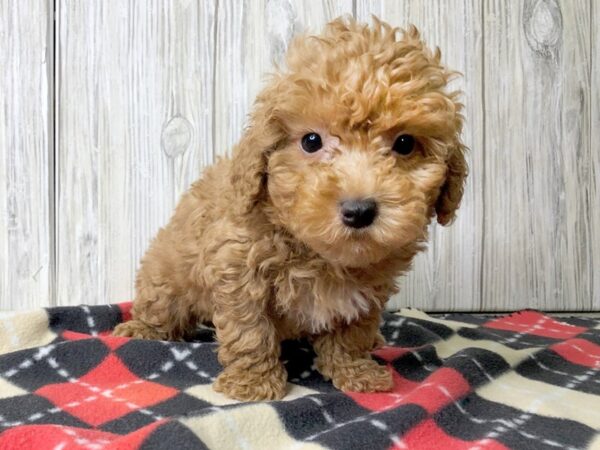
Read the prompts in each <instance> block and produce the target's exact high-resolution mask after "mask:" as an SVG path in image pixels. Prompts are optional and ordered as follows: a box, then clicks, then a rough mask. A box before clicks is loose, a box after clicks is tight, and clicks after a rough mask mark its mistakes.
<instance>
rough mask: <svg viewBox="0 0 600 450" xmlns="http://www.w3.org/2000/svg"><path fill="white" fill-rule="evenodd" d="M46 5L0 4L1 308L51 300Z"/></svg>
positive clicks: (32, 1)
mask: <svg viewBox="0 0 600 450" xmlns="http://www.w3.org/2000/svg"><path fill="white" fill-rule="evenodd" d="M50 17H51V2H48V1H39V0H26V1H19V2H13V1H10V0H1V1H0V38H1V40H2V45H1V46H0V68H1V69H0V309H27V308H33V307H39V306H46V305H49V304H50V303H51V300H52V277H53V272H54V267H53V255H52V248H53V236H52V227H51V226H50V223H51V216H52V206H51V203H50V200H51V198H52V190H51V182H52V164H53V162H52V161H53V159H52V128H51V127H52V122H51V117H52V109H51V108H52V102H51V97H52V83H53V81H52V80H53V78H52V68H53V55H52V28H51V27H49V24H50V23H51V22H50V20H49V18H50Z"/></svg>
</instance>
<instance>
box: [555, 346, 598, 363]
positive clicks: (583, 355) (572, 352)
mask: <svg viewBox="0 0 600 450" xmlns="http://www.w3.org/2000/svg"><path fill="white" fill-rule="evenodd" d="M550 349H551V350H552V351H554V352H556V353H558V354H559V355H560V356H561V357H563V358H564V359H566V360H567V361H569V362H572V363H573V364H579V365H581V366H586V367H597V368H600V345H597V344H594V343H593V342H590V341H587V340H585V339H569V340H568V341H565V342H560V343H558V344H555V345H553V346H551V347H550Z"/></svg>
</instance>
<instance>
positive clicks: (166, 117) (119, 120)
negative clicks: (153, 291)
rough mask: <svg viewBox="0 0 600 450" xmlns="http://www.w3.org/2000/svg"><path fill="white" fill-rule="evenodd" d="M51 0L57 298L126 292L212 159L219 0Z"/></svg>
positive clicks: (89, 298) (91, 299)
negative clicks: (54, 21)
mask: <svg viewBox="0 0 600 450" xmlns="http://www.w3.org/2000/svg"><path fill="white" fill-rule="evenodd" d="M58 5H59V8H58V30H59V41H58V42H57V51H58V54H59V69H58V75H59V77H60V89H59V92H58V93H57V98H58V101H59V108H58V110H59V127H58V145H59V147H58V152H57V158H58V161H59V163H58V171H57V185H58V192H57V224H56V227H57V244H56V245H57V255H58V267H57V276H58V278H57V295H58V301H59V302H60V303H61V304H74V303H75V304H76V303H88V304H95V303H108V302H116V301H123V300H127V299H130V298H131V295H132V292H133V280H134V275H135V270H136V267H137V264H138V261H139V258H140V257H141V255H142V254H143V252H144V251H145V249H146V248H147V246H148V243H149V240H150V239H151V237H152V236H154V234H155V233H156V232H157V231H158V228H159V227H160V226H161V225H163V224H165V223H166V222H167V220H168V218H169V216H170V214H171V212H172V209H173V207H174V205H175V202H176V201H177V199H178V198H179V196H180V194H181V193H182V192H183V191H184V190H185V189H186V188H187V187H188V186H189V184H190V183H191V182H192V181H193V180H194V179H195V178H197V177H198V175H199V173H200V171H201V168H202V167H203V166H205V165H207V164H210V163H211V162H212V161H213V140H212V113H211V111H212V106H213V105H212V103H213V101H212V85H213V81H212V80H213V72H212V66H213V64H212V60H213V51H214V41H213V33H214V15H215V6H216V2H215V1H202V2H194V1H185V0H179V1H169V2H163V1H158V0H156V1H152V2H120V1H116V0H112V1H107V0H95V1H89V2H72V1H66V0H61V1H60V2H59V3H58Z"/></svg>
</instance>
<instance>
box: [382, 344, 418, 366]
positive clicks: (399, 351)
mask: <svg viewBox="0 0 600 450" xmlns="http://www.w3.org/2000/svg"><path fill="white" fill-rule="evenodd" d="M411 350H413V348H406V347H389V346H387V345H386V346H385V347H381V348H380V349H378V350H375V351H374V352H373V354H374V355H376V356H379V357H380V358H381V359H384V360H386V361H389V362H392V361H394V360H395V359H397V358H400V357H401V356H403V355H406V354H407V353H409V352H410V351H411Z"/></svg>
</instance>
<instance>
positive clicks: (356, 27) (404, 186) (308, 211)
mask: <svg viewBox="0 0 600 450" xmlns="http://www.w3.org/2000/svg"><path fill="white" fill-rule="evenodd" d="M452 75H453V72H451V71H448V70H447V69H446V68H445V67H444V66H442V65H441V63H440V53H439V51H431V50H430V49H429V48H427V47H426V46H425V45H424V44H423V42H422V41H421V40H420V37H419V33H418V31H417V30H416V29H415V28H414V27H411V28H409V29H408V30H407V31H400V30H398V29H393V28H391V27H390V26H389V25H387V24H385V23H382V22H380V21H379V20H377V19H375V23H374V25H373V26H371V27H369V26H367V25H361V24H358V23H356V22H354V21H353V20H352V19H345V20H342V19H338V20H335V21H333V22H331V23H329V24H328V25H327V26H326V28H325V31H324V33H323V34H322V35H320V36H308V37H307V36H302V37H298V38H296V39H295V40H294V41H293V42H292V44H291V45H290V48H289V50H288V54H287V68H286V69H284V70H281V71H279V72H278V73H276V74H274V75H273V77H272V79H271V80H270V82H269V84H268V85H267V86H266V88H265V89H264V90H263V91H262V92H261V93H260V94H259V96H258V98H257V101H256V104H255V108H254V110H253V112H252V115H251V119H250V126H249V128H248V129H247V130H246V133H245V134H244V137H243V138H242V141H241V142H240V144H239V146H238V147H237V148H236V149H235V151H234V157H233V163H232V182H233V184H234V190H235V192H236V195H235V201H236V202H237V205H236V207H237V208H238V209H240V210H242V211H248V212H249V211H251V210H252V209H253V208H256V207H260V208H262V209H263V211H264V212H265V213H266V214H267V216H268V217H269V219H270V220H271V221H272V222H274V223H276V224H277V225H280V226H282V227H284V228H285V229H287V230H288V231H289V232H290V233H291V234H293V235H294V236H295V237H296V238H297V239H299V240H300V241H302V242H304V243H305V244H307V245H308V246H309V247H311V248H312V249H313V250H314V251H316V252H317V253H319V254H320V255H321V256H323V257H324V258H325V259H327V260H329V261H331V262H334V263H337V264H341V265H344V266H348V267H362V266H366V265H369V264H372V263H374V262H377V261H381V260H383V259H384V258H386V257H387V256H389V255H391V254H394V253H400V254H401V253H402V252H403V250H404V249H406V248H408V247H409V246H412V247H411V248H414V243H415V242H420V241H422V240H423V239H425V237H426V235H427V224H428V223H429V222H430V220H431V218H432V217H433V216H434V215H435V214H437V220H438V222H439V223H441V224H443V225H447V224H448V223H450V222H451V221H452V219H453V218H454V215H455V211H456V209H457V208H458V205H459V203H460V200H461V197H462V193H463V184H464V179H465V177H466V174H467V165H466V162H465V159H464V150H465V147H464V146H463V144H462V143H461V140H460V133H461V128H462V116H461V114H460V110H461V107H462V105H461V104H460V103H458V100H457V97H458V93H456V92H450V93H449V92H446V85H447V82H448V80H449V79H450V78H451V77H452Z"/></svg>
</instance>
